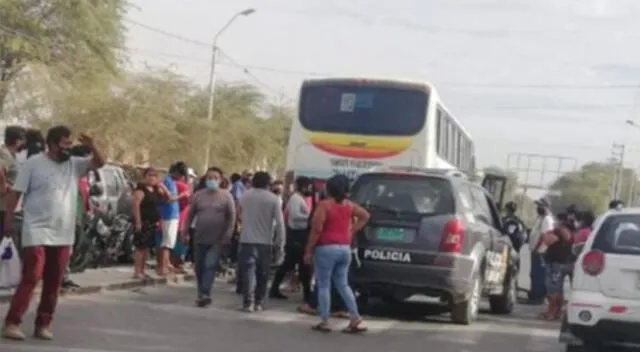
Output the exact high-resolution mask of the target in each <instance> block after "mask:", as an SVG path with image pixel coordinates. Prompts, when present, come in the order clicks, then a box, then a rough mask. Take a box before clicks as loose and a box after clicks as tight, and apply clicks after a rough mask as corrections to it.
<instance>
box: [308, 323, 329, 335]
mask: <svg viewBox="0 0 640 352" xmlns="http://www.w3.org/2000/svg"><path fill="white" fill-rule="evenodd" d="M311 330H313V331H319V332H324V333H328V332H331V328H330V327H329V324H327V323H319V324H317V325H314V326H312V327H311Z"/></svg>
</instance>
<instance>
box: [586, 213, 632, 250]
mask: <svg viewBox="0 0 640 352" xmlns="http://www.w3.org/2000/svg"><path fill="white" fill-rule="evenodd" d="M592 249H597V250H601V251H603V252H605V253H611V254H630V255H640V214H615V215H610V216H608V217H607V218H606V219H605V220H604V222H603V223H602V226H600V228H599V229H598V232H597V233H596V237H595V239H594V243H593V248H592Z"/></svg>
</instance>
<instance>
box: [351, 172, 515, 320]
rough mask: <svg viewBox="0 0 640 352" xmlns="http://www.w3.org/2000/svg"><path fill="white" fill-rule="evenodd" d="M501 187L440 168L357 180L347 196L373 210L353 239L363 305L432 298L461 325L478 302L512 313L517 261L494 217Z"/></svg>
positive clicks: (500, 182) (493, 180)
mask: <svg viewBox="0 0 640 352" xmlns="http://www.w3.org/2000/svg"><path fill="white" fill-rule="evenodd" d="M505 185H506V178H505V177H503V176H498V175H485V177H484V180H483V181H482V183H481V184H480V185H479V184H475V183H474V182H471V181H469V180H468V179H467V177H466V176H464V175H463V174H462V173H460V172H458V171H452V170H440V169H414V168H391V169H384V170H376V171H371V172H367V173H363V174H361V175H359V176H358V178H357V179H356V180H355V182H354V184H353V186H352V188H351V192H350V198H351V199H352V200H353V201H355V202H357V203H358V204H360V205H361V206H363V207H364V208H366V209H367V210H368V211H369V212H370V213H371V219H370V221H369V223H368V224H367V226H366V227H365V228H364V229H363V230H362V232H361V233H359V234H358V235H357V236H356V239H355V241H356V245H357V252H358V259H359V266H358V268H357V269H356V270H355V273H354V274H353V278H352V283H353V285H354V287H355V289H356V290H357V291H358V292H359V294H360V296H359V298H360V302H361V303H366V301H367V299H368V298H370V297H376V298H382V299H383V300H385V301H404V300H406V299H408V298H409V297H411V296H414V295H426V296H430V297H437V298H440V301H441V302H443V303H446V304H447V305H448V307H449V308H450V310H451V318H452V320H453V322H455V323H458V324H470V323H471V322H473V321H474V320H475V319H476V318H477V315H478V306H479V302H480V300H481V298H482V297H488V299H489V302H490V305H491V312H492V313H496V314H509V313H511V311H512V310H513V307H514V305H515V302H516V285H517V283H516V280H517V277H518V267H519V264H518V263H519V259H518V255H517V253H516V251H515V250H513V246H512V244H511V241H510V239H509V236H507V235H505V234H503V231H502V225H501V220H500V216H499V209H500V207H501V203H502V200H503V198H504V188H505ZM494 199H500V201H499V202H498V203H496V201H495V200H494Z"/></svg>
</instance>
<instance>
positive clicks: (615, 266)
mask: <svg viewBox="0 0 640 352" xmlns="http://www.w3.org/2000/svg"><path fill="white" fill-rule="evenodd" d="M565 330H566V331H564V334H563V335H564V336H565V338H562V337H561V340H562V341H563V342H567V345H566V351H567V352H587V351H589V352H596V351H605V349H606V348H607V347H609V346H630V347H640V334H638V331H640V208H628V209H623V210H613V211H609V212H607V213H606V214H604V215H603V216H602V217H601V218H600V219H599V221H597V223H596V227H595V228H594V230H593V233H592V234H591V235H590V236H589V239H588V240H587V242H586V243H585V244H584V248H583V249H582V251H581V253H580V255H579V257H578V259H577V261H576V265H575V269H574V276H573V282H572V289H571V292H570V293H569V297H568V303H567V313H566V327H565ZM561 336H562V335H561ZM566 336H570V338H566Z"/></svg>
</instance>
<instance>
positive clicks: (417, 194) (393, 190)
mask: <svg viewBox="0 0 640 352" xmlns="http://www.w3.org/2000/svg"><path fill="white" fill-rule="evenodd" d="M352 199H353V200H354V201H355V202H357V203H358V204H360V205H362V206H364V207H366V208H368V209H371V210H372V211H376V210H379V211H388V212H394V213H400V212H405V213H419V214H425V215H426V214H429V215H440V214H450V213H453V209H454V208H453V193H452V191H451V184H450V183H449V181H447V180H446V179H443V178H438V177H427V176H421V175H420V176H416V175H402V174H372V175H363V176H361V177H360V178H358V180H356V183H355V184H354V186H353V190H352Z"/></svg>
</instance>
